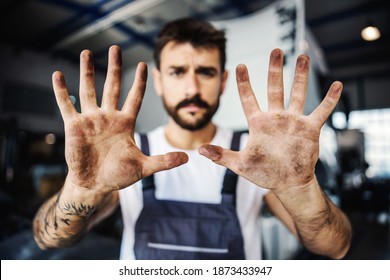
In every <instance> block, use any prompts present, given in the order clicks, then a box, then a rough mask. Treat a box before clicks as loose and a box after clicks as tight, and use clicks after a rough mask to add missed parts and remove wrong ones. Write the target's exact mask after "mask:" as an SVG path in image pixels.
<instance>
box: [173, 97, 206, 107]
mask: <svg viewBox="0 0 390 280" xmlns="http://www.w3.org/2000/svg"><path fill="white" fill-rule="evenodd" d="M190 104H194V105H196V106H198V107H200V108H205V109H208V108H209V107H210V105H209V104H208V103H207V102H206V101H204V100H203V99H202V98H201V97H200V95H199V94H197V95H194V96H193V97H191V98H186V99H184V100H183V101H180V102H179V103H178V104H177V105H176V107H175V109H176V111H177V110H179V109H180V108H183V107H185V106H188V105H190Z"/></svg>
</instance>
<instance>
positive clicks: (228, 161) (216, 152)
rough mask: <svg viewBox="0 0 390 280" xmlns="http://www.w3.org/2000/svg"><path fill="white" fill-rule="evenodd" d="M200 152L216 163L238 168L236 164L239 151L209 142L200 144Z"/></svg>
mask: <svg viewBox="0 0 390 280" xmlns="http://www.w3.org/2000/svg"><path fill="white" fill-rule="evenodd" d="M198 152H199V153H200V154H201V155H202V156H205V157H207V158H208V159H211V160H212V161H213V162H215V163H216V164H219V165H222V166H225V167H227V168H229V169H231V170H233V171H234V170H235V169H236V168H235V165H236V163H238V152H235V151H232V150H227V149H224V148H222V147H220V146H215V145H209V144H206V145H202V146H200V147H199V149H198Z"/></svg>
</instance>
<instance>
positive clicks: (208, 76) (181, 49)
mask: <svg viewBox="0 0 390 280" xmlns="http://www.w3.org/2000/svg"><path fill="white" fill-rule="evenodd" d="M226 78H227V72H224V73H221V66H220V61H219V51H218V49H216V48H194V47H193V46H191V44H189V43H176V42H169V43H168V44H167V45H166V46H165V47H164V48H163V50H162V52H161V55H160V71H158V70H157V69H155V70H154V84H155V87H156V91H157V93H158V95H160V96H161V97H162V100H163V103H164V106H165V109H166V110H167V112H168V114H169V115H170V117H171V118H172V119H173V120H174V121H175V122H176V123H177V124H178V125H179V126H181V127H182V128H184V129H188V130H191V131H195V130H198V129H201V128H203V127H204V126H206V125H207V124H208V123H210V121H211V119H212V117H213V115H214V114H215V112H216V111H217V109H218V106H219V97H220V96H221V94H222V92H223V90H224V88H225V83H226Z"/></svg>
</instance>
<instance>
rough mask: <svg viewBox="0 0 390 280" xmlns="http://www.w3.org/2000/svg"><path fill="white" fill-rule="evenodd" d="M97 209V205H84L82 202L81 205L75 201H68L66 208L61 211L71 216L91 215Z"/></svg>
mask: <svg viewBox="0 0 390 280" xmlns="http://www.w3.org/2000/svg"><path fill="white" fill-rule="evenodd" d="M94 210H95V206H91V205H84V204H83V203H80V205H78V206H77V205H76V203H75V202H66V203H65V205H64V208H63V209H61V211H62V212H63V213H64V214H65V215H71V216H83V217H84V216H89V215H90V214H91V213H92V212H93V211H94Z"/></svg>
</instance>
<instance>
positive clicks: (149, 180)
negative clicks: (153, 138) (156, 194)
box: [140, 133, 155, 190]
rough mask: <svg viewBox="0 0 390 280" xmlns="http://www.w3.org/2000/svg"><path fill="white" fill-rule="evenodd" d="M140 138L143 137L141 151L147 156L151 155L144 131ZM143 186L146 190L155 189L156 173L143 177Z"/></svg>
mask: <svg viewBox="0 0 390 280" xmlns="http://www.w3.org/2000/svg"><path fill="white" fill-rule="evenodd" d="M140 138H141V151H142V152H143V153H144V154H145V155H146V156H150V148H149V141H148V137H147V136H146V134H144V133H142V134H140ZM142 188H143V189H144V190H148V189H154V188H155V186H154V175H153V174H152V175H150V176H148V177H145V178H143V179H142Z"/></svg>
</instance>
